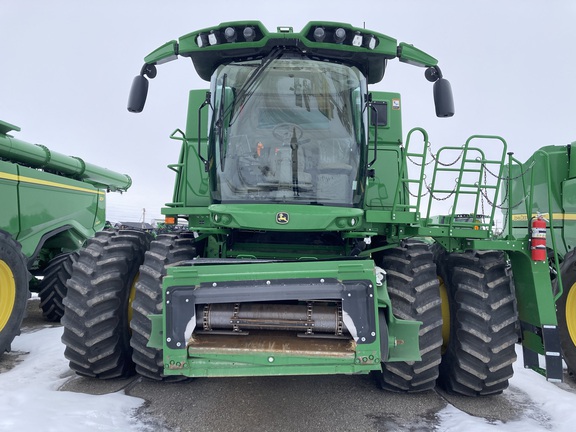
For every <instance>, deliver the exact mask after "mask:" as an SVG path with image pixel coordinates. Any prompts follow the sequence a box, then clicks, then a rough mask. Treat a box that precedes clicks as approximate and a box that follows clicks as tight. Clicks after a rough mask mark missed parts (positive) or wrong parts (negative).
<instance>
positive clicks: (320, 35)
mask: <svg viewBox="0 0 576 432" xmlns="http://www.w3.org/2000/svg"><path fill="white" fill-rule="evenodd" d="M325 37H326V32H325V31H324V29H323V28H322V27H316V29H315V30H314V39H315V40H316V42H323V41H324V38H325Z"/></svg>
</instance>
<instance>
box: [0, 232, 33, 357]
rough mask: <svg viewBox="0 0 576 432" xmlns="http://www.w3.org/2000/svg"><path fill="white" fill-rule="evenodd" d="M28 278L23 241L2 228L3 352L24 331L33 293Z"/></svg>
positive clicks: (0, 305)
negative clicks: (29, 300) (25, 316)
mask: <svg viewBox="0 0 576 432" xmlns="http://www.w3.org/2000/svg"><path fill="white" fill-rule="evenodd" d="M28 279H29V273H28V270H27V267H26V259H25V257H24V255H23V254H22V251H21V247H20V244H19V243H18V242H16V241H15V240H14V239H13V238H12V236H11V235H10V234H8V233H6V232H4V231H0V355H2V354H3V353H4V352H5V351H10V344H11V343H12V341H13V340H14V338H15V337H16V336H18V335H19V334H20V326H21V325H22V320H23V319H24V315H25V314H26V301H27V300H28V297H30V291H29V289H28Z"/></svg>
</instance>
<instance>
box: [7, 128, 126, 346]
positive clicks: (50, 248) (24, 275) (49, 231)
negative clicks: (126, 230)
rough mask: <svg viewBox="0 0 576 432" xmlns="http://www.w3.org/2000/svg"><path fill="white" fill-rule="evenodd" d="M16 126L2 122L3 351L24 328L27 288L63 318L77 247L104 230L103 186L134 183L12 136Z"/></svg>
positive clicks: (50, 314) (47, 313)
mask: <svg viewBox="0 0 576 432" xmlns="http://www.w3.org/2000/svg"><path fill="white" fill-rule="evenodd" d="M19 130H20V128H19V127H17V126H14V125H11V124H9V123H6V122H3V121H0V196H1V197H2V206H1V207H0V354H2V353H4V352H5V351H9V350H10V344H11V342H12V340H13V339H14V337H15V336H16V335H17V334H19V332H20V325H21V323H22V319H23V317H24V313H25V311H26V300H27V299H28V297H29V295H30V290H32V291H36V292H38V293H39V296H40V306H41V307H42V312H43V315H44V317H45V318H46V319H47V320H49V321H60V318H61V317H62V315H63V313H64V305H63V303H62V302H63V298H64V296H65V295H66V291H67V288H66V280H67V279H68V278H69V277H70V273H71V271H72V264H73V263H74V262H75V261H76V259H77V256H78V252H77V251H78V250H79V249H80V248H81V247H82V245H83V244H84V242H85V241H86V239H88V238H90V237H93V236H94V234H95V233H96V232H97V231H100V230H102V229H103V228H104V225H105V222H106V219H105V208H106V201H105V198H106V191H125V190H127V189H128V188H129V187H130V185H131V183H132V181H131V180H130V177H128V176H126V175H124V174H119V173H116V172H113V171H110V170H107V169H105V168H100V167H97V166H95V165H92V164H90V163H86V162H84V161H83V160H82V159H80V158H78V157H71V156H64V155H62V154H60V153H56V152H53V151H51V150H49V149H48V148H47V147H45V146H43V145H40V144H29V143H26V142H24V141H21V140H18V139H16V138H14V137H13V136H11V135H9V132H12V131H19ZM33 276H35V277H33Z"/></svg>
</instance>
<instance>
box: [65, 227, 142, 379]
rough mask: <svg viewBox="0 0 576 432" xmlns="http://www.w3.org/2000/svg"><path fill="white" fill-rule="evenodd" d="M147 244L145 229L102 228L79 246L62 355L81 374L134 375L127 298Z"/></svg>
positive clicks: (97, 376)
mask: <svg viewBox="0 0 576 432" xmlns="http://www.w3.org/2000/svg"><path fill="white" fill-rule="evenodd" d="M148 243H149V241H148V237H147V235H146V234H145V233H143V232H139V231H118V232H112V231H101V232H98V233H97V234H96V236H95V237H93V238H91V239H89V240H88V243H87V244H86V247H85V248H83V249H81V250H80V255H79V258H78V262H77V263H76V264H75V265H74V267H73V271H72V276H71V277H70V279H69V280H68V284H67V285H68V293H67V295H66V298H65V299H64V308H65V311H64V317H63V318H62V324H63V325H64V333H63V335H62V342H63V343H64V345H66V350H65V351H64V355H65V357H66V358H67V359H68V360H69V361H70V368H71V369H73V370H74V371H76V373H78V374H79V375H83V376H87V377H93V378H100V379H109V378H119V377H126V376H129V375H131V374H133V372H134V364H133V362H132V348H131V347H130V327H129V314H130V308H131V304H130V302H131V300H132V297H133V289H134V284H135V282H136V280H137V278H138V269H139V267H140V264H142V262H143V261H144V253H145V252H146V250H147V248H148Z"/></svg>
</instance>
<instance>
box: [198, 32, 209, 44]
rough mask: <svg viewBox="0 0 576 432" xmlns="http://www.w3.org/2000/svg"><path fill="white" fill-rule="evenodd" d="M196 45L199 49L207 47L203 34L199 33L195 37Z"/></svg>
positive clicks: (206, 40)
mask: <svg viewBox="0 0 576 432" xmlns="http://www.w3.org/2000/svg"><path fill="white" fill-rule="evenodd" d="M196 44H198V46H199V47H200V48H203V47H205V46H206V45H208V36H207V35H206V34H205V33H200V34H199V35H198V36H197V37H196Z"/></svg>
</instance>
